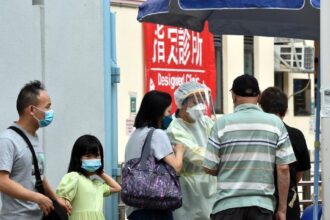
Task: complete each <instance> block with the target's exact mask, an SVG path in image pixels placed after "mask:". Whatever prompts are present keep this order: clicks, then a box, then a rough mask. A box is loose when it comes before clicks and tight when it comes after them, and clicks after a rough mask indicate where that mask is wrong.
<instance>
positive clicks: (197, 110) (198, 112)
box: [187, 103, 205, 121]
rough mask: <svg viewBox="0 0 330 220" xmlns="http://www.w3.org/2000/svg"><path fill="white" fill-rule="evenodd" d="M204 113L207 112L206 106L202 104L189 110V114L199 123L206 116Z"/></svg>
mask: <svg viewBox="0 0 330 220" xmlns="http://www.w3.org/2000/svg"><path fill="white" fill-rule="evenodd" d="M204 111H205V105H204V104H202V103H200V104H197V105H195V106H193V107H188V108H187V112H188V114H189V115H190V117H191V118H192V119H193V120H195V121H197V120H198V119H200V118H201V117H202V116H203V115H204Z"/></svg>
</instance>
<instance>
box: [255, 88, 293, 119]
mask: <svg viewBox="0 0 330 220" xmlns="http://www.w3.org/2000/svg"><path fill="white" fill-rule="evenodd" d="M259 104H260V106H261V108H262V109H263V110H264V111H265V112H267V113H273V114H278V115H280V116H281V117H284V116H285V113H286V110H287V109H288V97H287V95H286V94H285V93H284V92H283V91H282V90H281V89H279V88H277V87H269V88H267V89H266V90H264V91H263V92H262V94H261V98H260V101H259Z"/></svg>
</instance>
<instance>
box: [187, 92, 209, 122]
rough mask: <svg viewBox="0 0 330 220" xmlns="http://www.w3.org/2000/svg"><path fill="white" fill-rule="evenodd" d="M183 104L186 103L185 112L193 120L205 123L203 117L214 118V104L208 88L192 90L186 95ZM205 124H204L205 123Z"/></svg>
mask: <svg viewBox="0 0 330 220" xmlns="http://www.w3.org/2000/svg"><path fill="white" fill-rule="evenodd" d="M183 104H186V105H187V108H186V112H187V113H188V115H189V117H190V118H191V119H192V120H193V121H199V122H201V124H202V125H205V124H204V123H205V120H204V119H205V117H207V116H208V117H210V118H215V111H214V105H213V102H212V97H211V93H210V91H209V90H208V89H204V90H198V91H194V92H193V93H192V94H190V95H188V96H187V98H186V99H185V100H184V102H183ZM205 126H206V125H205Z"/></svg>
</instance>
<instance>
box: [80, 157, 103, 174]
mask: <svg viewBox="0 0 330 220" xmlns="http://www.w3.org/2000/svg"><path fill="white" fill-rule="evenodd" d="M101 166H102V163H101V159H91V160H82V161H81V168H83V169H84V170H86V171H87V172H91V173H93V172H95V171H97V170H98V169H99V168H100V167H101Z"/></svg>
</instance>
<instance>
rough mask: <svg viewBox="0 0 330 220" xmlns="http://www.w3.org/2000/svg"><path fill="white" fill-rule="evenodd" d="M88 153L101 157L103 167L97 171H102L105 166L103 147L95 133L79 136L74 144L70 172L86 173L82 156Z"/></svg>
mask: <svg viewBox="0 0 330 220" xmlns="http://www.w3.org/2000/svg"><path fill="white" fill-rule="evenodd" d="M86 154H93V155H95V156H100V157H101V164H102V165H101V167H100V168H99V169H98V170H97V171H96V173H98V172H102V171H103V168H104V160H103V147H102V144H101V142H100V141H99V139H97V137H95V136H93V135H89V134H85V135H83V136H81V137H79V138H78V139H77V140H76V142H75V143H74V145H73V148H72V152H71V159H70V164H69V169H68V173H69V172H78V173H81V174H83V175H86V171H85V170H84V169H82V168H81V158H82V157H83V156H84V155H86Z"/></svg>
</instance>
